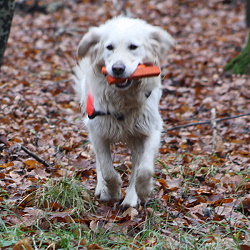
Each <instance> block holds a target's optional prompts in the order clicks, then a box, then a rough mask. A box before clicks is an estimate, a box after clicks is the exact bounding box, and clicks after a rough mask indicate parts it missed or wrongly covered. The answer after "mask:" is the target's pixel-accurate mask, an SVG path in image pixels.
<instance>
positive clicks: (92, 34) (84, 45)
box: [77, 27, 101, 59]
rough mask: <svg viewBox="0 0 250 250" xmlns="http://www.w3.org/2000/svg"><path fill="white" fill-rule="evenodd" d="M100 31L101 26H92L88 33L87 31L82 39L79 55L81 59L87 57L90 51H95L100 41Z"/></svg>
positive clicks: (78, 50)
mask: <svg viewBox="0 0 250 250" xmlns="http://www.w3.org/2000/svg"><path fill="white" fill-rule="evenodd" d="M100 37H101V35H100V31H99V28H96V27H93V28H90V29H89V31H88V33H86V34H85V35H84V36H83V38H82V39H81V41H80V43H79V45H78V49H77V55H78V58H79V59H82V58H83V57H86V56H87V55H88V54H89V53H91V52H93V51H94V47H95V45H96V44H98V43H99V41H100Z"/></svg>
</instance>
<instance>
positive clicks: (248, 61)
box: [225, 0, 250, 75]
mask: <svg viewBox="0 0 250 250" xmlns="http://www.w3.org/2000/svg"><path fill="white" fill-rule="evenodd" d="M246 26H247V28H248V39H247V43H246V45H245V47H244V49H243V50H242V51H241V53H240V54H239V55H238V56H237V57H235V58H234V59H233V60H231V61H230V62H229V63H228V64H227V65H226V66H225V70H226V71H228V72H230V73H233V74H240V75H243V74H247V75H250V0H246Z"/></svg>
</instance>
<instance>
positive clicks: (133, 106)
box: [74, 17, 175, 206]
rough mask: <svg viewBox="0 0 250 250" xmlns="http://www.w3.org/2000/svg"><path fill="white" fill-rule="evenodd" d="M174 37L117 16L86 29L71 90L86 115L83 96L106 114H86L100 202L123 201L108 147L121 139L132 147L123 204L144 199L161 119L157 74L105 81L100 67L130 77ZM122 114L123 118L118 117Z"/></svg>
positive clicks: (155, 58)
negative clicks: (128, 79)
mask: <svg viewBox="0 0 250 250" xmlns="http://www.w3.org/2000/svg"><path fill="white" fill-rule="evenodd" d="M174 44H175V41H174V39H173V38H172V37H171V36H170V35H169V34H168V33H167V32H166V31H164V30H163V29H161V28H159V27H155V26H152V25H150V24H148V23H146V22H145V21H142V20H140V19H133V18H127V17H117V18H114V19H111V20H109V21H107V22H106V23H105V24H103V25H101V26H100V27H93V28H90V29H89V31H88V32H87V33H86V34H85V35H84V36H83V38H82V40H81V41H80V43H79V47H78V57H79V63H78V65H77V66H76V67H75V70H74V72H75V82H76V84H75V90H76V93H77V95H78V97H79V100H80V104H81V106H82V111H83V113H85V106H86V102H87V95H88V93H89V92H91V93H92V95H93V97H94V108H95V109H96V110H98V111H102V112H106V113H109V115H103V116H97V117H95V118H94V119H89V118H87V117H86V118H85V124H86V126H87V129H88V131H89V137H90V141H91V142H92V145H93V149H94V152H95V155H96V171H97V187H96V190H95V195H96V196H98V197H100V199H101V200H102V201H109V200H114V201H117V200H120V199H121V184H122V181H121V178H120V176H119V175H118V173H117V172H116V171H115V169H114V168H113V164H112V158H111V150H110V145H111V144H112V143H116V142H123V143H125V144H127V145H128V147H130V149H131V155H132V164H133V169H132V174H131V177H130V182H129V187H128V188H127V192H126V196H125V199H124V200H123V202H122V205H123V206H136V205H137V204H138V202H139V201H141V202H146V201H147V199H148V197H149V195H150V192H151V190H152V187H153V178H152V177H153V174H154V158H155V154H156V152H157V150H158V147H159V143H160V133H161V129H162V120H161V117H160V114H159V111H158V104H159V100H160V96H161V89H160V85H161V79H160V76H159V77H152V78H142V79H139V80H133V81H129V82H126V83H121V84H116V85H115V84H114V85H108V83H107V82H106V79H105V76H104V75H103V74H102V73H101V68H102V67H103V66H106V68H107V71H108V74H110V75H112V76H113V77H119V78H126V77H129V76H130V75H131V74H132V73H133V72H134V71H135V69H136V68H137V66H138V65H139V64H153V65H159V62H160V60H161V59H163V58H165V56H166V54H167V51H168V50H169V48H170V47H171V46H174ZM119 116H122V117H123V118H124V119H118V117H119Z"/></svg>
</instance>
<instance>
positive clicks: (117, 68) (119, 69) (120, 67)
mask: <svg viewBox="0 0 250 250" xmlns="http://www.w3.org/2000/svg"><path fill="white" fill-rule="evenodd" d="M125 68H126V66H125V65H124V64H123V63H115V64H114V65H113V66H112V71H113V73H114V75H116V76H119V75H122V74H123V72H124V71H125Z"/></svg>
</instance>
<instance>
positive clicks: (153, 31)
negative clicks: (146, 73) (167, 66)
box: [78, 17, 175, 87]
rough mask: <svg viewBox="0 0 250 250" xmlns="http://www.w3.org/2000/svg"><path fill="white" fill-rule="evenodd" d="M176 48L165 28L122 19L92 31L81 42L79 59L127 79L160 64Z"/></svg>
mask: <svg viewBox="0 0 250 250" xmlns="http://www.w3.org/2000/svg"><path fill="white" fill-rule="evenodd" d="M174 45H175V40H174V39H173V38H172V37H171V35H169V34H168V33H167V32H166V31H164V30H163V29H161V28H159V27H155V26H152V25H150V24H148V23H146V22H145V21H143V20H140V19H133V18H127V17H118V18H114V19H111V20H109V21H107V22H106V23H105V24H103V25H101V26H100V27H93V28H90V30H89V31H88V33H87V34H85V36H83V38H82V40H81V41H80V43H79V46H78V57H79V59H81V58H84V57H90V58H91V61H92V62H93V66H94V67H96V66H97V67H99V68H101V67H102V66H106V69H107V72H108V74H109V75H111V76H113V77H116V78H127V77H129V76H130V75H131V74H132V73H133V72H134V71H135V70H136V68H137V66H138V65H139V64H154V65H155V64H158V63H159V61H160V60H161V59H163V58H164V57H165V56H166V54H167V51H168V50H169V48H170V47H171V46H174ZM117 87H119V85H117ZM120 87H127V86H125V85H120Z"/></svg>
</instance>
